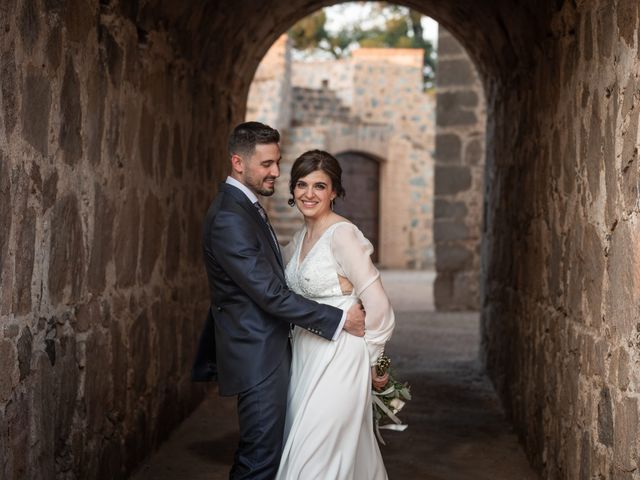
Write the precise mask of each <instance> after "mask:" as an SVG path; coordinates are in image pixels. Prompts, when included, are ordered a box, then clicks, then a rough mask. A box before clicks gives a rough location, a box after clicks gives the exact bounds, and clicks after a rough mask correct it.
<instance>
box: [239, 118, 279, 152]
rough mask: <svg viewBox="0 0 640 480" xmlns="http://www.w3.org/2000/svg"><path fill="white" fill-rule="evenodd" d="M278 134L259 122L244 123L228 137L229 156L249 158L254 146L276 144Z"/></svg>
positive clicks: (273, 129) (254, 148) (254, 149)
mask: <svg viewBox="0 0 640 480" xmlns="http://www.w3.org/2000/svg"><path fill="white" fill-rule="evenodd" d="M279 141H280V133H278V130H276V129H275V128H271V127H270V126H269V125H265V124H264V123H260V122H245V123H241V124H240V125H238V126H236V128H234V129H233V132H231V135H230V136H229V156H231V155H240V156H245V157H250V156H251V155H253V153H254V152H255V151H256V145H266V144H270V143H278V142H279Z"/></svg>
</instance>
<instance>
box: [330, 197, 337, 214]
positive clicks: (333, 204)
mask: <svg viewBox="0 0 640 480" xmlns="http://www.w3.org/2000/svg"><path fill="white" fill-rule="evenodd" d="M335 204H336V199H335V198H332V199H331V203H330V204H329V205H330V207H331V211H333V207H334V206H335Z"/></svg>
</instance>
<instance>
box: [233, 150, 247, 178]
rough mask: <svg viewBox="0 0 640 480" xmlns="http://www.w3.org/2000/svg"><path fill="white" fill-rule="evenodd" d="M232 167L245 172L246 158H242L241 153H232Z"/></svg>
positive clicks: (237, 171)
mask: <svg viewBox="0 0 640 480" xmlns="http://www.w3.org/2000/svg"><path fill="white" fill-rule="evenodd" d="M231 168H232V169H233V171H234V172H236V173H243V172H244V160H242V157H241V156H239V155H237V154H235V153H234V154H233V155H231Z"/></svg>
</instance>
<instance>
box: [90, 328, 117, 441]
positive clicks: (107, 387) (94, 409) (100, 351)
mask: <svg viewBox="0 0 640 480" xmlns="http://www.w3.org/2000/svg"><path fill="white" fill-rule="evenodd" d="M86 350H87V358H86V364H85V386H84V403H85V405H86V409H87V410H86V412H87V416H86V419H87V428H88V429H89V431H90V432H100V431H102V429H103V425H104V422H105V421H106V420H107V413H108V412H109V411H110V409H111V407H112V398H113V397H112V394H111V391H112V386H111V379H110V378H109V376H108V375H105V372H107V371H109V369H110V368H111V365H110V362H109V358H110V353H109V343H108V341H107V338H106V337H105V335H104V334H103V333H101V331H100V329H93V330H92V332H91V334H90V335H89V337H88V339H87V343H86Z"/></svg>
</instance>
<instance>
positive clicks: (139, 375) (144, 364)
mask: <svg viewBox="0 0 640 480" xmlns="http://www.w3.org/2000/svg"><path fill="white" fill-rule="evenodd" d="M129 338H130V345H131V348H130V349H129V355H130V364H131V365H140V366H141V368H136V369H134V370H133V389H134V392H135V393H136V394H137V395H143V394H144V393H145V391H146V389H147V376H148V374H149V367H150V364H151V362H150V359H151V357H150V355H149V354H150V346H151V345H150V338H149V318H148V316H147V312H146V311H145V312H142V314H140V315H139V316H138V318H136V320H135V321H134V322H133V325H132V326H131V329H130V332H129Z"/></svg>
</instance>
